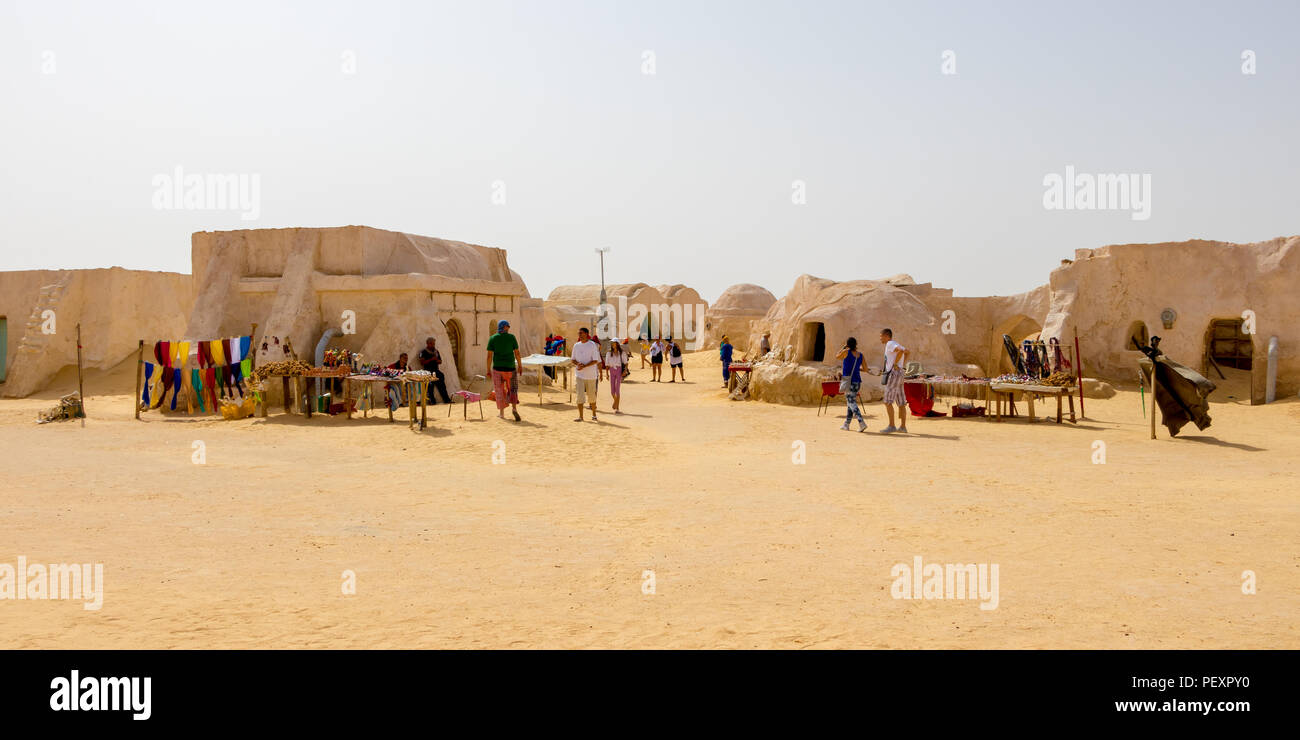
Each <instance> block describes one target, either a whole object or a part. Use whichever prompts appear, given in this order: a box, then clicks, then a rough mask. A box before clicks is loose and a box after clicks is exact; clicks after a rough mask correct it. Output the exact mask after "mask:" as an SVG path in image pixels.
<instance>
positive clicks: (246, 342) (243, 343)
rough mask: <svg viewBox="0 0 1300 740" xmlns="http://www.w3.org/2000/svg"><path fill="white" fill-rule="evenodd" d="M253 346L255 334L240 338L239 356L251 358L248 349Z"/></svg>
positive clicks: (244, 358)
mask: <svg viewBox="0 0 1300 740" xmlns="http://www.w3.org/2000/svg"><path fill="white" fill-rule="evenodd" d="M252 347H253V336H252V335H251V334H250V335H248V336H246V337H240V338H239V358H240V359H241V360H248V359H251V358H250V357H249V354H248V351H249V350H250V349H252Z"/></svg>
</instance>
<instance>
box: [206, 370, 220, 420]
mask: <svg viewBox="0 0 1300 740" xmlns="http://www.w3.org/2000/svg"><path fill="white" fill-rule="evenodd" d="M203 385H204V387H205V388H206V389H207V391H208V400H209V401H211V402H212V410H213V411H214V412H215V411H217V409H218V408H219V407H218V404H217V369H216V368H215V367H207V368H204V370H203Z"/></svg>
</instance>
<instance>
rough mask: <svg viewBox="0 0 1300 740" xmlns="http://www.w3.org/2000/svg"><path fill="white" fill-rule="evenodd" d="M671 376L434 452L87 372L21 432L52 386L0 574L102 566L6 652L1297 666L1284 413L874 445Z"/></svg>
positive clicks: (332, 424) (28, 432)
mask: <svg viewBox="0 0 1300 740" xmlns="http://www.w3.org/2000/svg"><path fill="white" fill-rule="evenodd" d="M687 368H688V370H689V372H690V382H689V383H685V384H683V383H680V382H679V383H676V384H668V383H663V384H649V383H646V382H645V381H646V380H647V379H648V377H649V372H648V371H640V370H638V371H637V372H635V373H634V374H633V377H632V381H633V382H630V383H628V384H627V385H625V387H624V391H625V392H624V408H625V411H626V412H627V413H625V414H624V415H622V416H618V417H615V416H613V415H604V414H602V421H601V422H600V423H599V424H592V423H590V422H587V423H584V424H577V423H574V422H573V421H571V419H572V418H573V417H574V412H573V408H572V407H571V406H564V405H559V404H553V405H548V406H545V407H543V408H538V407H537V401H536V395H535V394H533V395H531V396H529V395H528V394H527V393H525V394H524V401H525V404H524V406H523V407H522V409H521V411H522V413H523V415H524V423H522V424H515V423H513V422H503V421H499V420H498V419H496V418H495V414H494V413H493V410H492V409H491V408H490V406H489V405H488V404H485V410H486V412H487V417H488V418H487V420H486V421H479V420H478V419H477V410H476V409H474V408H473V407H471V418H470V420H469V421H465V420H462V418H461V411H460V409H456V411H455V413H454V414H453V415H452V417H451V419H450V420H448V419H447V418H446V416H445V415H444V414H445V411H444V408H443V407H437V408H436V409H431V411H433V414H432V417H431V418H432V419H433V422H432V424H431V426H430V428H429V429H428V430H426V431H425V432H423V433H420V432H414V431H411V430H410V429H408V427H407V425H406V424H404V423H398V424H389V423H388V422H387V419H386V417H384V418H371V419H369V420H359V419H358V420H353V421H351V422H349V421H347V420H345V419H342V418H329V417H319V416H318V417H314V418H313V419H312V420H310V421H307V420H304V419H303V418H301V417H298V416H285V415H282V414H272V415H271V416H270V417H269V418H268V419H265V420H262V419H250V420H242V421H237V422H226V421H218V420H215V419H212V418H210V417H209V418H200V419H192V418H183V417H163V416H160V415H159V414H157V413H149V414H146V416H145V418H144V420H143V421H139V422H137V421H134V420H132V418H131V388H132V375H131V372H133V368H124V369H119V370H118V371H116V372H113V373H109V374H105V375H102V376H100V375H96V376H94V377H93V378H92V379H91V381H90V384H89V386H88V388H87V393H88V401H87V405H88V409H89V412H90V415H91V417H92V418H90V419H89V420H88V421H87V422H86V424H85V427H84V428H82V427H81V426H80V424H79V423H77V422H63V423H58V424H49V425H44V426H38V425H36V424H34V423H33V420H34V418H35V415H36V412H37V411H38V410H39V409H42V408H46V407H48V406H49V405H50V403H51V401H50V399H52V398H57V396H58V395H59V393H60V392H62V391H64V390H66V388H67V378H66V377H64V378H61V379H60V381H59V385H58V386H57V387H53V388H52V389H51V390H49V391H47V392H44V393H42V394H40V395H39V396H37V397H33V398H30V399H25V400H18V401H15V400H5V401H0V449H3V450H4V452H5V455H4V458H5V474H4V476H3V486H2V487H3V494H2V495H0V515H2V517H3V528H2V530H0V531H3V537H0V563H10V564H15V563H16V560H17V557H18V556H19V555H24V556H26V557H27V559H28V562H43V563H65V562H96V563H103V564H104V568H105V588H104V603H103V607H102V609H100V610H99V611H86V610H84V609H83V608H82V606H81V604H80V603H79V602H73V601H0V647H4V648H178V647H185V648H252V647H270V648H286V647H330V648H345V647H461V648H474V647H490V648H509V647H527V648H541V647H557V648H568V647H637V648H641V647H686V648H705V647H735V648H750V647H762V648H768V647H780V648H789V647H793V648H802V647H864V648H1297V647H1300V632H1298V630H1297V626H1296V623H1297V620H1296V615H1297V614H1300V555H1298V554H1297V543H1300V496H1298V495H1297V485H1296V482H1297V471H1300V464H1298V463H1300V444H1298V442H1300V403H1297V402H1296V401H1294V400H1288V401H1285V402H1279V403H1277V404H1274V405H1272V406H1268V407H1250V406H1247V405H1244V404H1242V403H1240V402H1225V403H1216V404H1215V405H1214V409H1213V412H1212V413H1213V417H1214V425H1213V426H1212V427H1210V428H1209V429H1207V430H1206V431H1204V432H1198V431H1197V430H1196V429H1195V428H1194V427H1188V428H1187V429H1185V430H1184V432H1183V435H1182V436H1180V438H1178V439H1170V438H1169V437H1168V434H1167V433H1166V432H1165V431H1164V429H1163V427H1161V429H1160V438H1159V439H1158V440H1156V441H1151V440H1149V439H1147V435H1148V427H1147V424H1146V422H1145V421H1144V420H1143V417H1142V412H1141V406H1140V399H1139V396H1138V394H1137V393H1136V391H1132V390H1130V391H1124V392H1121V393H1120V394H1119V395H1118V396H1117V397H1115V398H1113V399H1110V400H1096V399H1089V400H1088V401H1087V406H1086V410H1087V413H1088V418H1087V419H1086V420H1084V421H1083V422H1081V423H1080V424H1078V425H1077V426H1073V425H1070V424H1064V425H1059V426H1058V425H1056V424H1054V423H1050V422H1048V423H1044V422H1040V423H1037V424H1029V423H1027V422H1025V421H1012V422H1007V423H1002V424H995V423H991V422H986V421H983V420H979V419H951V418H945V419H936V420H919V419H918V420H913V421H912V422H911V425H910V426H911V429H912V431H913V433H912V434H911V435H910V436H907V437H888V436H882V435H879V434H876V433H874V432H876V431H877V430H879V429H880V428H881V427H882V426H884V423H883V419H884V409H883V407H882V406H880V404H878V403H873V404H869V405H867V407H866V410H867V412H868V414H869V418H868V422H869V424H870V425H871V433H868V434H857V433H846V432H842V431H840V430H839V424H840V421H841V418H840V417H839V415H840V414H842V413H843V405H842V404H841V405H839V406H837V407H836V411H837V412H838V414H837V416H834V417H829V418H828V417H826V416H821V417H819V416H817V414H816V411H815V410H814V409H813V408H812V407H807V408H792V407H784V406H774V405H768V404H763V403H754V402H750V403H737V402H732V401H729V400H727V399H726V397H725V394H724V392H723V391H722V390H721V388H720V385H721V377H720V372H719V368H718V364H717V360H716V356H712V353H699V354H694V355H690V356H689V358H688V361H687ZM602 394H605V388H604V387H603V386H602ZM548 398H550V399H561V400H563V399H564V398H566V397H565V396H564V395H563V394H562V393H559V392H552V393H548ZM1225 400H1226V399H1225ZM1148 403H1149V401H1148ZM600 404H601V408H602V409H605V408H608V406H609V399H608V395H602V398H601V401H600ZM939 408H940V409H941V410H943V409H946V406H944V405H942V404H941V405H940V406H939ZM381 416H382V415H381ZM196 440H199V441H202V442H203V443H204V445H205V448H206V458H207V459H206V464H203V465H197V464H195V463H194V462H193V461H192V454H193V448H192V445H193V443H194V442H195V441H196ZM498 440H499V441H500V442H502V443H504V452H505V462H504V464H493V461H492V459H493V453H494V451H500V449H501V446H500V444H499V443H498ZM1098 440H1100V441H1101V442H1104V443H1105V450H1106V461H1105V464H1094V463H1093V458H1094V453H1095V447H1094V444H1095V442H1096V441H1098ZM796 441H799V442H802V443H803V445H804V448H805V450H806V462H805V463H804V464H795V463H794V461H793V457H792V456H793V453H794V449H793V447H792V446H793V445H795V443H796ZM917 555H920V556H922V557H923V558H924V560H925V561H926V562H938V563H953V562H957V563H960V562H974V563H996V564H998V565H999V571H1000V577H999V592H1000V593H999V605H998V608H997V609H995V610H991V611H983V610H981V609H979V607H978V602H977V601H971V600H930V601H921V600H916V601H908V600H896V599H894V598H892V597H891V596H890V585H891V582H892V579H891V577H890V570H891V567H892V566H893V565H894V564H895V563H899V562H903V563H911V562H912V559H913V557H914V556H917ZM346 570H350V571H353V572H355V574H356V594H355V595H345V594H344V593H342V590H343V589H342V587H341V586H342V583H343V572H344V571H346ZM1246 570H1251V571H1253V572H1254V573H1255V574H1256V578H1257V584H1258V592H1257V593H1255V594H1253V595H1248V594H1243V593H1242V574H1243V571H1246ZM645 571H653V572H654V581H655V583H654V585H655V593H653V594H645V593H643V588H642V586H643V575H644V572H645Z"/></svg>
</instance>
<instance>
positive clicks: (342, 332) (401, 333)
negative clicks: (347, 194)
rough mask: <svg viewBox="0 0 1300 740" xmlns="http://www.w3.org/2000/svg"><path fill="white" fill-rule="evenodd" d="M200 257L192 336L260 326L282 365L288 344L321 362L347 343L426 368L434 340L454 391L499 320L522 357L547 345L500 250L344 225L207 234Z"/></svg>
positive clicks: (483, 368)
mask: <svg viewBox="0 0 1300 740" xmlns="http://www.w3.org/2000/svg"><path fill="white" fill-rule="evenodd" d="M192 250H193V251H192V258H193V264H194V282H195V285H197V286H199V290H198V297H197V299H196V301H195V303H194V309H193V312H192V313H191V314H190V321H189V327H188V329H187V331H186V336H187V337H188V338H193V339H202V338H215V337H227V336H236V335H241V334H247V333H248V331H249V327H250V326H251V325H252V324H254V323H255V324H257V325H258V330H257V336H256V337H254V346H255V347H257V348H258V355H257V362H258V364H263V363H265V362H269V361H273V360H277V359H283V356H284V355H283V351H282V349H281V347H282V346H283V342H284V341H285V340H286V339H288V340H290V341H291V342H292V346H293V349H294V351H295V352H296V353H297V355H298V356H299V358H301V359H303V360H304V361H307V362H309V363H313V364H316V363H318V361H319V360H320V357H319V355H321V354H323V351H324V349H325V348H326V347H337V348H344V349H349V350H352V351H354V352H359V353H361V355H362V358H363V361H366V362H380V363H383V364H390V363H392V362H394V361H396V360H397V358H398V355H399V354H401V353H403V352H406V353H408V354H409V355H410V361H411V365H412V367H413V368H418V364H417V362H416V352H418V351H419V350H420V349H421V348H422V347H423V346H424V338H425V337H428V336H432V337H434V338H435V339H436V340H437V342H438V347H439V349H440V350H441V352H442V357H443V365H442V369H443V371H444V375H445V376H446V380H447V388H448V390H449V391H455V390H457V389H459V388H460V387H461V381H462V380H465V379H468V378H471V377H472V376H473V375H475V374H485V373H486V372H487V365H486V348H487V340H488V338H489V337H491V336H492V334H494V333H496V326H497V321H499V320H501V319H505V320H507V321H509V322H510V325H511V330H512V332H513V333H514V334H515V335H516V336H518V338H519V342H520V351H521V353H522V354H525V355H526V354H528V353H530V352H538V351H540V350H541V337H540V330H541V327H542V307H541V301H539V300H536V299H532V298H530V297H529V296H528V289H527V287H525V285H524V283H523V281H522V280H521V279H520V278H519V276H518V275H517V274H515V273H514V272H513V271H512V270H511V269H510V266H509V264H508V263H507V261H506V253H505V250H502V249H496V248H493V247H484V246H479V245H477V244H466V243H464V242H457V241H449V240H445V239H435V238H432V237H427V236H417V235H414V234H403V233H399V232H394V231H385V230H383V229H375V228H371V227H368V226H344V227H338V228H291V229H253V230H241V231H217V232H199V233H196V234H194V236H193V239H192ZM276 339H278V340H279V342H280V344H278V345H277V344H276V342H275V340H276ZM263 346H265V347H266V348H267V349H266V350H263V349H262V347H263Z"/></svg>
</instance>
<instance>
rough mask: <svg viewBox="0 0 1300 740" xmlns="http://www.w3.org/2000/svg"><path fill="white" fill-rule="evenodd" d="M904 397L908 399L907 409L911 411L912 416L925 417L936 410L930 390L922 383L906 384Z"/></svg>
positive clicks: (904, 385)
mask: <svg viewBox="0 0 1300 740" xmlns="http://www.w3.org/2000/svg"><path fill="white" fill-rule="evenodd" d="M903 395H904V396H906V397H907V408H908V409H910V410H911V412H912V416H925V415H926V414H927V413H929V412H930V410H931V409H933V408H934V399H933V398H930V389H929V388H927V387H926V386H925V385H924V384H922V383H904V384H903Z"/></svg>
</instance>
